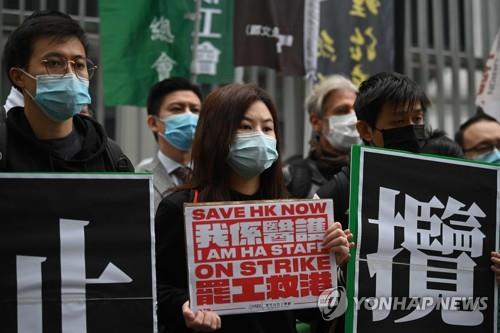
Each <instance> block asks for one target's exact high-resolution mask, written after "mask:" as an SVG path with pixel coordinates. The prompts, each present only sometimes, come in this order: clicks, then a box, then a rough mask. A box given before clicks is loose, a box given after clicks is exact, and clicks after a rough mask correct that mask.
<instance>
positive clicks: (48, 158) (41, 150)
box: [0, 11, 133, 172]
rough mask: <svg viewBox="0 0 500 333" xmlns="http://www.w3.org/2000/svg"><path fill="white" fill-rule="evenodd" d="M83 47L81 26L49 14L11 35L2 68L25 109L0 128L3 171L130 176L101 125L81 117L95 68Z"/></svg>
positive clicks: (127, 163)
mask: <svg viewBox="0 0 500 333" xmlns="http://www.w3.org/2000/svg"><path fill="white" fill-rule="evenodd" d="M87 44H88V43H87V38H86V36H85V33H84V31H83V30H82V28H81V27H80V25H79V24H78V23H77V22H76V21H74V20H73V19H71V17H70V16H68V15H66V14H63V13H60V12H54V11H43V12H35V13H33V14H32V15H31V16H29V17H28V18H27V19H26V20H25V21H24V22H23V23H22V24H21V25H20V26H19V27H18V28H17V29H16V30H14V31H13V32H12V34H11V35H10V36H9V39H8V40H7V43H6V45H5V49H4V66H5V70H6V72H7V73H8V76H9V80H10V82H11V83H12V85H13V87H14V88H16V89H17V90H19V91H20V92H21V93H22V94H23V97H24V107H20V106H18V107H14V108H12V109H10V111H9V113H8V115H7V118H6V119H5V123H4V126H0V138H3V139H0V152H1V153H2V155H0V156H2V159H1V160H0V162H2V163H0V170H2V171H16V172H17V171H70V172H71V171H133V166H132V164H131V163H130V160H129V159H128V158H127V157H126V156H125V155H124V154H123V152H122V151H121V149H120V148H119V147H118V146H117V145H116V143H114V142H113V141H111V140H110V139H108V137H107V135H106V133H105V131H104V129H103V128H102V126H101V125H100V124H99V123H97V122H96V121H94V120H93V119H91V118H90V117H86V116H82V115H80V112H81V111H82V109H83V108H84V107H85V106H87V105H88V104H90V103H91V97H90V94H89V80H90V79H91V78H92V75H93V74H94V72H95V70H96V69H97V66H96V65H95V64H94V63H93V62H92V61H91V60H90V59H88V58H87V46H88V45H87ZM4 118H5V113H4V112H3V110H2V112H1V117H0V122H1V119H4ZM5 131H6V134H5ZM1 132H3V133H1ZM5 141H6V143H5ZM2 142H3V146H4V147H3V148H2Z"/></svg>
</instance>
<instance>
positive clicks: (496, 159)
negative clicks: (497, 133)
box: [474, 148, 500, 164]
mask: <svg viewBox="0 0 500 333" xmlns="http://www.w3.org/2000/svg"><path fill="white" fill-rule="evenodd" d="M474 159H475V160H476V161H482V162H488V163H493V164H500V150H498V149H497V148H495V149H493V150H492V151H490V152H487V153H484V154H481V155H478V156H476V157H474Z"/></svg>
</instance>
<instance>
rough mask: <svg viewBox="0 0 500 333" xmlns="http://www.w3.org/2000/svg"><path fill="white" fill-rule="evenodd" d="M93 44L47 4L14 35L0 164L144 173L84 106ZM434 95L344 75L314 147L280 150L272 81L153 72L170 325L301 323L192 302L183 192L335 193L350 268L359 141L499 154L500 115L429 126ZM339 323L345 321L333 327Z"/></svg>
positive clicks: (246, 196)
mask: <svg viewBox="0 0 500 333" xmlns="http://www.w3.org/2000/svg"><path fill="white" fill-rule="evenodd" d="M87 54H88V42H87V39H86V36H85V33H84V31H83V30H82V28H81V26H80V25H79V24H78V23H77V22H76V21H74V20H73V19H71V17H70V16H68V15H66V14H63V13H59V12H36V13H34V14H33V15H31V16H29V17H28V18H26V20H25V21H24V22H23V23H22V24H21V25H20V26H19V27H18V28H17V29H15V30H14V31H13V32H12V33H11V34H10V36H9V38H8V41H7V43H6V45H5V49H4V70H5V71H6V72H7V73H8V77H9V80H10V82H11V84H12V87H13V96H11V97H10V99H9V100H8V103H7V104H6V107H5V110H1V112H0V114H1V116H0V136H1V139H0V143H3V144H4V145H5V150H4V151H3V152H4V155H3V158H2V164H0V170H1V171H3V172H48V171H50V172H87V171H89V172H90V171H94V172H95V171H119V172H134V167H133V165H132V163H131V162H130V160H129V159H128V158H127V156H125V154H124V153H123V152H122V151H121V149H120V148H119V146H118V145H117V144H116V143H115V142H113V141H112V140H111V139H109V138H108V136H107V135H106V132H105V130H104V128H103V127H102V126H101V125H100V124H99V123H98V122H97V121H95V120H94V119H93V118H92V116H89V115H88V114H85V112H86V111H85V109H87V106H88V105H89V104H91V96H90V94H89V80H90V79H91V78H92V74H93V73H94V71H95V69H96V66H95V64H94V63H93V62H92V61H90V60H89V59H88V58H87ZM429 107H430V101H429V99H428V98H427V96H426V94H425V92H424V90H423V89H422V88H421V87H419V86H418V84H416V82H415V81H413V80H412V79H410V78H409V77H407V76H405V75H402V74H398V73H378V74H375V75H373V76H372V77H370V78H369V79H367V80H366V81H364V82H363V83H362V84H361V85H360V87H359V88H357V87H356V86H354V85H353V84H352V82H351V81H350V80H349V79H347V78H345V77H343V76H340V75H333V76H331V77H330V78H327V79H326V80H324V81H323V82H321V83H320V84H318V85H317V86H316V87H315V88H314V90H313V91H312V93H311V95H310V96H309V97H308V98H307V100H306V102H305V109H306V110H307V112H308V113H309V120H310V123H311V127H312V129H313V135H312V137H311V141H310V152H309V154H308V156H307V157H306V158H305V159H302V158H301V157H294V158H291V159H289V160H288V161H285V162H282V160H281V158H282V156H281V155H282V154H281V146H282V145H281V142H280V139H281V136H280V129H279V119H278V110H277V108H276V106H275V104H274V103H273V101H272V98H271V97H270V96H269V94H268V93H267V92H266V91H264V90H263V89H261V88H259V87H257V86H255V85H251V84H229V85H226V86H223V87H221V88H218V89H215V90H214V91H212V92H211V93H210V94H209V95H208V96H207V97H206V98H205V99H204V98H203V96H202V93H201V90H200V88H199V87H198V86H197V85H196V84H193V83H191V82H189V81H188V80H186V79H183V78H169V79H165V80H163V81H160V82H158V83H157V84H155V85H154V86H153V87H152V88H151V90H150V94H149V97H148V101H147V111H148V115H147V119H146V122H147V125H148V126H149V128H150V129H151V131H152V133H153V135H154V137H155V140H156V142H157V143H158V152H157V154H156V156H154V157H153V158H151V159H148V160H146V161H143V162H141V163H140V164H139V165H138V166H137V167H136V170H138V171H147V172H151V173H152V174H153V182H154V191H155V195H154V206H155V211H156V214H155V228H156V230H155V235H156V247H157V248H156V256H157V257H156V263H157V269H156V271H157V283H158V285H157V289H158V318H159V325H160V327H161V330H162V331H163V332H192V331H213V330H219V331H220V332H234V331H238V332H242V333H243V332H262V333H264V332H295V330H296V319H297V314H296V313H294V312H292V311H275V312H266V313H253V314H244V315H231V316H219V315H218V314H217V313H216V312H211V311H197V312H193V311H192V310H191V308H190V303H189V295H188V287H187V286H188V278H187V273H186V272H187V269H186V267H187V259H186V245H185V235H184V218H183V204H184V203H187V202H214V201H247V200H275V199H284V198H314V197H320V198H331V199H333V201H334V203H335V212H334V216H335V219H336V222H335V221H331V222H332V223H331V225H330V226H329V228H328V229H327V230H326V232H325V235H324V242H323V245H324V247H325V248H326V249H328V250H329V251H331V252H332V253H334V254H335V257H336V260H337V264H338V265H339V266H342V265H343V264H344V263H346V262H347V261H348V260H349V259H350V258H349V251H350V248H351V247H352V246H353V245H354V244H353V243H352V234H351V233H350V231H349V229H348V209H349V200H348V198H349V183H350V179H349V177H350V169H349V163H350V160H349V159H350V156H349V154H350V148H351V145H353V144H361V143H362V144H364V145H368V146H374V147H384V148H392V149H397V150H403V151H407V152H411V153H431V154H437V155H444V156H449V157H458V158H467V159H473V160H477V161H483V162H487V163H492V164H496V165H500V123H499V122H498V120H497V119H495V118H493V117H491V116H489V115H487V114H486V113H484V112H483V110H481V109H479V108H478V110H477V112H476V114H475V115H474V117H472V118H471V119H469V120H468V121H467V122H465V123H464V124H463V125H462V126H461V127H460V130H459V131H458V132H457V134H456V136H455V141H453V140H452V139H450V138H449V137H447V136H446V134H445V133H444V132H443V131H439V130H436V131H430V130H429V129H428V128H429V127H428V126H427V124H426V114H427V113H428V112H431V111H430V108H429ZM7 111H8V112H7ZM82 111H83V112H82ZM0 149H1V145H0ZM172 253H175V256H172ZM490 268H491V270H492V274H496V280H497V282H498V283H499V284H500V253H499V252H493V253H491V267H490ZM299 317H300V316H299ZM299 319H302V318H299ZM304 320H306V321H311V322H312V323H313V324H312V326H313V327H314V329H313V330H315V331H316V332H328V331H329V330H330V329H331V323H327V322H322V321H321V319H318V318H315V317H314V316H313V319H311V318H310V317H308V318H306V319H304ZM341 331H342V328H341V326H340V325H337V330H336V332H341Z"/></svg>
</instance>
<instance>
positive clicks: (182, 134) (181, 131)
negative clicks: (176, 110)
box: [161, 112, 198, 151]
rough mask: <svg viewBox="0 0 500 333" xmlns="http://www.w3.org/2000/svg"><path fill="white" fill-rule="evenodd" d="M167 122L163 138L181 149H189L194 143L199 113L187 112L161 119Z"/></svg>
mask: <svg viewBox="0 0 500 333" xmlns="http://www.w3.org/2000/svg"><path fill="white" fill-rule="evenodd" d="M161 121H162V122H163V123H164V124H165V131H164V133H163V135H162V136H163V138H165V140H167V142H168V143H170V144H171V145H172V146H174V147H175V148H177V149H179V150H183V151H187V150H189V149H191V145H192V144H193V139H194V132H195V131H196V124H198V115H197V114H193V113H191V112H185V113H181V114H176V115H172V116H169V117H167V118H163V119H161Z"/></svg>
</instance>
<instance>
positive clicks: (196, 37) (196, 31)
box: [191, 0, 201, 83]
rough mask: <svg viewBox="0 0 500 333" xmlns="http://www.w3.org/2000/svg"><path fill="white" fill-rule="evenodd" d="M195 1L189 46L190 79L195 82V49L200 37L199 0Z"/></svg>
mask: <svg viewBox="0 0 500 333" xmlns="http://www.w3.org/2000/svg"><path fill="white" fill-rule="evenodd" d="M195 1H196V4H195V6H196V9H195V16H194V33H193V46H192V47H191V51H192V54H193V56H192V60H191V81H192V82H193V83H196V59H197V50H198V43H199V39H200V24H201V0H195Z"/></svg>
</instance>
